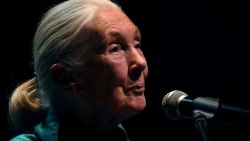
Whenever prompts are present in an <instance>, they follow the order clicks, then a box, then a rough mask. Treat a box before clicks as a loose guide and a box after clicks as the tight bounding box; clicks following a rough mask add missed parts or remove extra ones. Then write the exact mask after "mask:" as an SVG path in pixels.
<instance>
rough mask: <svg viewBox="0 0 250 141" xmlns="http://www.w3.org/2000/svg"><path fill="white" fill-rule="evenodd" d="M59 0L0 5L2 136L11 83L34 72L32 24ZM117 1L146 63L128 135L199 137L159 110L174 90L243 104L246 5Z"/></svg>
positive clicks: (220, 133)
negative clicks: (141, 102)
mask: <svg viewBox="0 0 250 141" xmlns="http://www.w3.org/2000/svg"><path fill="white" fill-rule="evenodd" d="M61 1H62V0H61ZM61 1H59V0H53V1H52V0H51V1H49V0H36V1H32V2H20V1H17V2H4V3H2V9H1V27H2V29H1V34H2V35H1V48H0V50H1V52H0V53H1V55H0V57H1V58H0V61H1V62H0V63H1V79H0V84H1V85H0V100H1V101H0V107H1V115H0V118H1V119H0V140H1V141H2V140H3V141H4V140H9V139H10V138H11V137H13V136H14V135H15V133H13V132H11V131H10V130H9V128H8V126H7V118H6V116H7V115H6V113H7V104H8V97H9V95H10V93H11V91H12V90H13V89H14V88H15V87H16V85H17V84H20V83H21V82H23V81H25V80H27V79H29V78H31V77H33V68H32V56H31V46H32V45H31V44H32V38H33V35H34V32H35V29H36V25H37V23H38V21H39V20H40V18H41V16H42V14H43V13H44V12H45V11H46V10H48V9H49V8H50V7H51V6H52V5H53V4H56V3H58V2H61ZM117 2H118V3H119V4H120V5H121V7H122V8H123V10H124V11H125V13H127V15H128V16H129V17H130V18H131V19H132V20H133V21H134V23H135V24H136V25H137V26H138V27H139V28H140V30H141V33H142V45H143V46H142V50H143V51H144V54H145V56H146V58H147V61H148V65H149V76H148V79H147V83H146V98H147V108H146V109H145V111H143V112H142V113H141V114H139V115H138V116H135V117H134V118H132V119H129V120H127V121H125V122H124V125H125V127H126V128H127V130H128V134H129V135H130V136H131V138H132V140H133V139H134V140H135V141H136V140H141V141H143V140H156V141H159V140H164V141H165V140H166V141H167V140H169V141H170V140H171V141H180V140H184V139H185V140H193V141H196V140H197V141H199V140H202V139H201V136H200V134H199V132H198V131H197V130H196V128H195V127H194V125H193V123H192V121H190V120H182V121H171V120H169V119H168V118H167V117H166V116H165V115H164V114H163V113H162V109H161V99H162V97H163V96H164V95H165V94H166V93H167V92H169V91H172V90H175V89H179V90H182V91H184V92H186V93H188V94H189V95H192V96H208V97H217V98H220V99H221V100H224V101H225V102H229V103H234V104H236V105H237V106H242V107H250V103H249V102H248V99H249V92H248V89H249V84H250V83H249V80H250V77H249V72H250V69H249V60H250V55H249V53H250V51H249V49H248V48H249V47H250V43H249V37H250V34H249V33H250V29H249V25H250V22H249V14H250V10H249V7H248V5H247V2H245V1H237V2H236V1H204V0H191V1H188V0H175V1H165V0H154V1H150V0H148V1H146V0H144V1H136V2H135V1H132V0H117ZM249 120H250V119H249ZM208 131H209V134H210V137H211V138H212V140H215V141H217V140H218V141H219V140H221V141H222V140H249V139H250V137H249V135H248V134H249V133H250V129H248V128H240V127H232V126H224V125H215V124H209V125H208Z"/></svg>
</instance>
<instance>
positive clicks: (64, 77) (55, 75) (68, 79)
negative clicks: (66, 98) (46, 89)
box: [49, 63, 77, 89]
mask: <svg viewBox="0 0 250 141" xmlns="http://www.w3.org/2000/svg"><path fill="white" fill-rule="evenodd" d="M49 72H50V75H51V78H52V79H53V80H54V82H55V83H56V84H57V85H59V86H61V87H62V88H66V89H74V87H75V86H76V84H77V81H76V80H75V77H73V75H72V72H71V71H70V69H68V68H67V67H66V66H65V65H63V64H61V63H57V64H53V65H52V66H51V67H50V69H49Z"/></svg>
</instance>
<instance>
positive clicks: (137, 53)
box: [128, 48, 147, 80]
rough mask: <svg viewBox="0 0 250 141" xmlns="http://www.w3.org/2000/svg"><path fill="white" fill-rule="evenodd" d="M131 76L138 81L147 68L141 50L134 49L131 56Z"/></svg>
mask: <svg viewBox="0 0 250 141" xmlns="http://www.w3.org/2000/svg"><path fill="white" fill-rule="evenodd" d="M128 59H129V76H130V78H131V79H132V80H137V79H138V78H139V77H140V75H141V74H142V72H143V71H144V70H145V69H146V67H147V61H146V58H145V57H144V55H143V52H142V51H141V50H140V49H137V48H132V49H131V52H130V55H129V58H128Z"/></svg>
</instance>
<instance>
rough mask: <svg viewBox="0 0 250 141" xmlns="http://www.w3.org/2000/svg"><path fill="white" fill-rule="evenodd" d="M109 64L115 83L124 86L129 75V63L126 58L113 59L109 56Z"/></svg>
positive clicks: (111, 76) (111, 78)
mask: <svg viewBox="0 0 250 141" xmlns="http://www.w3.org/2000/svg"><path fill="white" fill-rule="evenodd" d="M107 65H108V66H109V72H110V77H109V79H110V80H112V82H113V83H114V85H119V86H123V85H124V84H125V83H126V81H127V77H128V65H127V61H126V59H125V58H120V59H116V60H114V59H111V58H107Z"/></svg>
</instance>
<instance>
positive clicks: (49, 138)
mask: <svg viewBox="0 0 250 141" xmlns="http://www.w3.org/2000/svg"><path fill="white" fill-rule="evenodd" d="M70 123H71V122H68V123H66V124H65V123H63V124H59V122H58V118H57V116H56V114H55V112H54V111H53V110H49V112H48V115H47V116H46V118H45V120H44V121H42V122H40V123H39V124H38V125H36V126H35V128H34V130H33V132H32V133H26V134H21V135H18V136H16V137H14V138H13V139H11V140H10V141H76V140H83V141H102V140H103V141H129V139H128V137H127V133H126V131H125V129H124V128H123V126H122V125H121V124H119V125H118V126H117V128H116V129H115V130H113V131H112V132H109V133H103V132H101V131H98V130H96V129H93V128H89V127H87V126H86V127H85V126H82V125H79V126H78V125H77V124H74V121H72V124H71V125H70ZM59 126H60V128H59ZM62 126H63V127H62Z"/></svg>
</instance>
